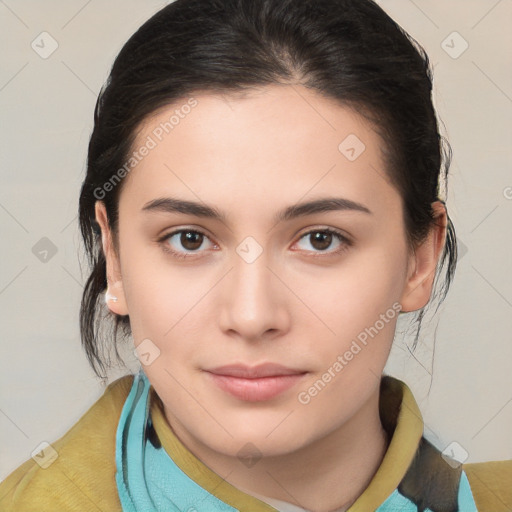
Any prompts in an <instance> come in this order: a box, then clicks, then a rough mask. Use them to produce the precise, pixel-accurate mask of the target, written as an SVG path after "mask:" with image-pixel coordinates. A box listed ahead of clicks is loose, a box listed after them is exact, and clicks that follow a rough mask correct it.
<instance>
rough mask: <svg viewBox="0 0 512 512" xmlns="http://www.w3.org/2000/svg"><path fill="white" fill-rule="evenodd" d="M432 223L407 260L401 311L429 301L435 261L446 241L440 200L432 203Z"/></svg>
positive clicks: (444, 221) (422, 305)
mask: <svg viewBox="0 0 512 512" xmlns="http://www.w3.org/2000/svg"><path fill="white" fill-rule="evenodd" d="M432 209H433V211H434V219H435V220H434V224H433V225H432V228H431V229H430V232H429V234H428V235H427V237H426V238H425V240H424V241H423V242H422V243H421V244H419V245H418V246H417V247H416V249H415V251H414V254H413V255H411V258H410V260H409V269H408V277H407V282H406V286H405V288H404V291H403V294H402V299H401V302H400V303H401V305H402V311H403V312H409V311H417V310H418V309H421V308H423V307H424V306H425V305H426V304H427V303H428V301H429V299H430V296H431V293H432V288H433V283H434V278H435V274H436V269H437V263H438V261H439V258H440V256H441V254H442V251H443V249H444V244H445V242H446V226H447V215H446V208H445V206H444V204H443V203H442V202H441V201H436V202H434V203H432Z"/></svg>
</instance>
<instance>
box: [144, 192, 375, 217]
mask: <svg viewBox="0 0 512 512" xmlns="http://www.w3.org/2000/svg"><path fill="white" fill-rule="evenodd" d="M142 211H143V212H163V213H183V214H186V215H193V216H195V217H205V218H210V219H214V220H219V221H221V222H224V223H225V222H226V221H227V215H226V214H225V213H224V212H222V211H220V210H218V209H217V208H215V207H213V206H208V205H206V204H204V203H196V202H193V201H185V200H183V199H177V198H173V197H162V198H158V199H153V200H152V201H149V202H148V203H146V204H145V205H144V206H143V207H142ZM331 211H355V212H363V213H367V214H370V215H372V212H371V211H370V210H369V209H368V208H367V207H366V206H364V205H363V204H361V203H357V202H355V201H352V200H350V199H345V198H342V197H326V198H321V199H315V200H314V201H308V202H304V203H298V204H294V205H291V206H288V207H287V208H284V209H283V210H281V211H279V212H277V214H276V215H275V216H274V219H273V220H274V222H275V223H278V222H283V221H288V220H292V219H295V218H298V217H305V216H306V215H313V214H315V213H322V212H331Z"/></svg>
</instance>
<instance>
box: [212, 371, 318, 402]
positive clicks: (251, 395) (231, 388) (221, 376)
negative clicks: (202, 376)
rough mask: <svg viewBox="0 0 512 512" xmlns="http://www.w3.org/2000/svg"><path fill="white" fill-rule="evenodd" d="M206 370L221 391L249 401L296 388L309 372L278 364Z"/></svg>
mask: <svg viewBox="0 0 512 512" xmlns="http://www.w3.org/2000/svg"><path fill="white" fill-rule="evenodd" d="M204 371H205V372H206V373H207V374H208V376H209V377H210V378H211V380H212V381H213V382H214V383H215V384H216V385H217V386H218V387H219V388H220V389H222V390H223V391H225V392H227V393H229V394H231V395H232V396H234V397H236V398H238V399H240V400H244V401H248V402H262V401H265V400H270V399H272V398H274V397H276V396H278V395H280V394H281V393H284V392H285V391H287V390H288V389H290V388H291V387H293V386H294V385H296V384H297V383H298V382H299V381H300V380H302V379H303V378H304V376H305V375H306V374H307V373H308V372H306V371H304V370H297V369H293V368H287V367H285V366H282V365H279V364H275V363H264V364H260V365H257V366H246V365H243V364H234V365H226V366H220V367H217V368H212V369H208V370H204Z"/></svg>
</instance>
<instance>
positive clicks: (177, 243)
mask: <svg viewBox="0 0 512 512" xmlns="http://www.w3.org/2000/svg"><path fill="white" fill-rule="evenodd" d="M205 240H207V241H209V243H210V244H211V245H212V246H213V245H214V244H213V243H212V242H211V241H210V239H209V238H208V237H207V236H206V235H205V234H204V233H201V232H200V231H196V230H193V229H180V230H177V231H173V232H172V233H169V234H167V235H165V236H163V237H162V238H161V239H160V240H159V242H161V243H162V244H163V245H162V247H163V249H164V251H166V252H169V253H171V254H172V255H173V256H175V257H177V258H189V257H191V256H192V257H193V256H196V255H200V254H201V253H202V252H204V251H201V250H199V249H201V247H202V246H203V245H204V242H205Z"/></svg>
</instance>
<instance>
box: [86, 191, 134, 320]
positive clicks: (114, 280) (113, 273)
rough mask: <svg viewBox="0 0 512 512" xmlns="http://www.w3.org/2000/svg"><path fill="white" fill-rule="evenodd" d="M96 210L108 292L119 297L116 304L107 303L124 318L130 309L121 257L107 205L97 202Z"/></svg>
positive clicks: (111, 309)
mask: <svg viewBox="0 0 512 512" xmlns="http://www.w3.org/2000/svg"><path fill="white" fill-rule="evenodd" d="M94 209H95V213H96V221H97V222H98V224H99V225H100V227H101V242H102V246H103V254H104V255H105V260H106V262H107V283H108V291H109V292H110V294H111V295H113V296H114V297H117V301H116V302H114V301H112V300H109V301H108V302H107V307H108V308H109V309H110V311H112V312H113V313H116V314H118V315H121V316H124V315H127V314H128V308H127V307H126V298H125V295H124V289H123V280H122V275H121V265H120V262H119V256H118V255H117V254H116V251H115V248H114V243H113V241H112V233H111V231H110V228H109V225H108V220H107V211H106V209H105V203H103V201H96V204H95V206H94Z"/></svg>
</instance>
